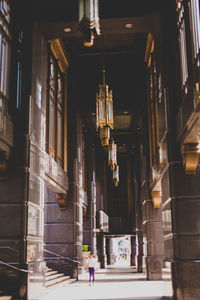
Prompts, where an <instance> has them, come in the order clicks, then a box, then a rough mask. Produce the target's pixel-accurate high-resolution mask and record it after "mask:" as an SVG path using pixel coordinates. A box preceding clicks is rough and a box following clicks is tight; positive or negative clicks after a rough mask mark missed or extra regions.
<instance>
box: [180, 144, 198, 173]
mask: <svg viewBox="0 0 200 300" xmlns="http://www.w3.org/2000/svg"><path fill="white" fill-rule="evenodd" d="M181 154H182V159H183V166H184V168H185V174H186V175H196V169H197V165H198V162H199V152H198V144H197V143H186V144H183V146H182V148H181Z"/></svg>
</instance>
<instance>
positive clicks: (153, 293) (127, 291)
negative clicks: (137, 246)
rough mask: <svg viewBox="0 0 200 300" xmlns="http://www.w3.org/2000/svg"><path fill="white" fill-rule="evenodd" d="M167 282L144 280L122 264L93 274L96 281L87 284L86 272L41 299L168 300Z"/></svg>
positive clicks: (169, 292) (168, 282) (169, 295)
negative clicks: (92, 283)
mask: <svg viewBox="0 0 200 300" xmlns="http://www.w3.org/2000/svg"><path fill="white" fill-rule="evenodd" d="M171 294H172V293H171V284H170V281H165V282H164V281H147V280H145V275H144V274H142V273H140V274H138V273H136V270H135V268H134V267H129V266H128V265H126V264H125V263H123V264H122V263H121V264H118V265H114V266H112V267H111V266H109V267H107V268H106V269H100V270H97V271H96V282H95V284H94V285H93V286H89V284H88V273H87V272H86V273H84V274H81V275H80V276H79V280H78V281H75V282H74V283H71V284H68V285H66V284H62V285H60V286H59V287H55V288H53V289H51V290H49V291H48V292H46V294H45V295H43V296H42V297H41V298H40V300H111V299H114V300H161V299H166V300H169V299H171Z"/></svg>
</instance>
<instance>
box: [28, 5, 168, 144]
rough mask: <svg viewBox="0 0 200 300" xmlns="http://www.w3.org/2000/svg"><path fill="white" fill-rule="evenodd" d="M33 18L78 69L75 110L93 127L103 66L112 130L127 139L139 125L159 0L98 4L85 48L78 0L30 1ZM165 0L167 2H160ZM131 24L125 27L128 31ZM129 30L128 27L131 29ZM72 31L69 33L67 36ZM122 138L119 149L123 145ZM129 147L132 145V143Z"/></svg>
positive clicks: (157, 20) (158, 23) (158, 26)
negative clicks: (95, 26)
mask: <svg viewBox="0 0 200 300" xmlns="http://www.w3.org/2000/svg"><path fill="white" fill-rule="evenodd" d="M169 1H171V0H169ZM30 2H31V4H32V7H31V11H32V14H33V17H34V19H36V20H37V21H38V22H40V26H41V28H42V30H43V33H44V35H45V37H46V39H54V38H61V39H62V41H63V44H64V46H65V48H66V52H67V53H68V59H69V61H70V62H71V63H72V65H73V63H74V62H76V66H77V65H78V69H77V74H76V79H77V89H76V92H77V98H78V99H79V109H80V110H82V111H85V112H87V113H88V115H89V116H90V118H89V121H90V122H91V124H93V125H94V127H95V116H94V113H95V109H96V105H95V101H96V92H97V91H98V84H99V83H101V81H102V73H101V70H102V66H103V65H104V66H105V67H106V82H107V84H108V85H109V87H110V88H111V89H112V91H113V104H114V111H115V130H114V131H113V132H114V133H116V134H117V135H119V134H121V136H127V138H126V144H127V143H129V141H130V140H132V134H133V132H134V131H135V130H137V128H138V127H139V118H140V116H141V114H142V111H143V109H144V103H145V64H144V55H145V49H146V43H147V36H148V33H149V32H152V33H154V34H158V33H159V28H160V19H159V16H160V12H161V11H162V10H163V8H162V6H163V1H162V0H99V17H100V33H101V34H100V35H98V36H96V37H95V40H94V45H93V46H92V47H85V46H83V43H82V35H81V33H80V31H79V27H78V0H30ZM164 2H165V1H164ZM126 24H131V25H129V28H127V27H126ZM131 26H132V27H131ZM65 28H70V30H71V31H70V32H65V31H64V29H65ZM124 142H125V141H124V138H121V142H120V141H119V143H121V145H123V144H124ZM130 143H132V142H130Z"/></svg>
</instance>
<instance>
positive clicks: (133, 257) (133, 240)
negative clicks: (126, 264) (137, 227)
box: [130, 236, 137, 266]
mask: <svg viewBox="0 0 200 300" xmlns="http://www.w3.org/2000/svg"><path fill="white" fill-rule="evenodd" d="M136 255H137V251H136V236H131V253H130V262H131V263H130V265H131V266H135V265H136Z"/></svg>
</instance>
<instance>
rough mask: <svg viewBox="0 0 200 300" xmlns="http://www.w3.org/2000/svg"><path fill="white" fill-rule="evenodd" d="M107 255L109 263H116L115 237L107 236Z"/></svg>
mask: <svg viewBox="0 0 200 300" xmlns="http://www.w3.org/2000/svg"><path fill="white" fill-rule="evenodd" d="M106 256H107V265H113V264H114V253H113V238H112V237H107V238H106Z"/></svg>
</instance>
